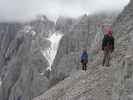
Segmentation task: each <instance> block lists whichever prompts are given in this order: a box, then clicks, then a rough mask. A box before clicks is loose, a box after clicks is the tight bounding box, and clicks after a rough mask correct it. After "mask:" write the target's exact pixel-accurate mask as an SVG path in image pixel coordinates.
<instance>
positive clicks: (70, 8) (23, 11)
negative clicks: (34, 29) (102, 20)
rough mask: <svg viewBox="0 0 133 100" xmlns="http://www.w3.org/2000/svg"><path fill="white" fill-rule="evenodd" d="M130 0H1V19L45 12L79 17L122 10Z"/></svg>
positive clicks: (50, 16) (20, 17) (50, 15)
mask: <svg viewBox="0 0 133 100" xmlns="http://www.w3.org/2000/svg"><path fill="white" fill-rule="evenodd" d="M128 2H129V0H0V21H15V20H29V19H32V18H34V17H35V16H36V15H38V14H45V15H47V16H48V17H49V18H50V19H53V20H55V19H56V18H57V17H58V16H68V17H78V16H80V15H82V14H84V13H87V14H93V13H95V12H99V11H110V10H111V11H114V10H121V9H123V7H124V6H125V5H127V3H128Z"/></svg>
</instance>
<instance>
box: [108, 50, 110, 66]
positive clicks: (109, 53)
mask: <svg viewBox="0 0 133 100" xmlns="http://www.w3.org/2000/svg"><path fill="white" fill-rule="evenodd" d="M110 56H111V51H110V50H108V54H107V66H110Z"/></svg>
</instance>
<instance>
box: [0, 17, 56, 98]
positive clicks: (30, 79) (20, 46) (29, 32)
mask: <svg viewBox="0 0 133 100" xmlns="http://www.w3.org/2000/svg"><path fill="white" fill-rule="evenodd" d="M51 30H52V31H53V30H54V24H53V23H52V22H51V21H48V19H46V18H43V19H42V22H41V20H39V21H33V22H30V23H24V24H20V23H1V24H0V34H1V35H0V38H1V43H0V55H1V56H0V78H1V82H2V84H1V85H0V100H18V98H21V99H22V100H31V99H32V98H33V97H35V96H38V95H40V94H42V93H43V92H45V91H46V90H47V89H48V88H49V84H50V83H49V80H48V76H49V73H48V72H47V70H46V68H47V67H48V62H47V60H46V59H45V58H44V56H43V54H42V53H41V50H42V49H45V48H46V47H48V46H49V45H50V44H49V42H48V41H46V40H45V36H48V34H49V33H47V32H49V31H51ZM37 32H38V33H37ZM33 87H35V88H33Z"/></svg>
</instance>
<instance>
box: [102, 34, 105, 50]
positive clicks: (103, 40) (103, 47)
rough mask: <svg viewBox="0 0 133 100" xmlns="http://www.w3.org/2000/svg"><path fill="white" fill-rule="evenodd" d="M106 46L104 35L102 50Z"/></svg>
mask: <svg viewBox="0 0 133 100" xmlns="http://www.w3.org/2000/svg"><path fill="white" fill-rule="evenodd" d="M104 47H105V36H104V38H103V40H102V50H104Z"/></svg>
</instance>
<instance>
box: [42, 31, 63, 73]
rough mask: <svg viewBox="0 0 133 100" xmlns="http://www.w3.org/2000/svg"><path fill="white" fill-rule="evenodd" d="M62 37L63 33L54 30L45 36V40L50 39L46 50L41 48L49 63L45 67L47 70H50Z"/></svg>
mask: <svg viewBox="0 0 133 100" xmlns="http://www.w3.org/2000/svg"><path fill="white" fill-rule="evenodd" d="M62 37H63V34H61V33H57V32H55V33H53V34H51V35H50V36H49V37H48V38H46V40H48V41H50V43H51V45H50V47H49V48H47V49H46V50H42V53H43V55H44V57H45V58H46V59H47V61H48V63H49V67H48V68H47V70H51V66H52V64H53V61H54V59H55V56H56V54H57V50H58V47H59V43H60V40H61V38H62Z"/></svg>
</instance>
